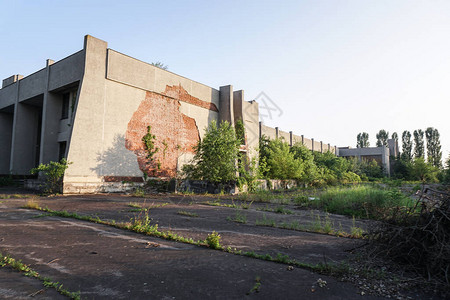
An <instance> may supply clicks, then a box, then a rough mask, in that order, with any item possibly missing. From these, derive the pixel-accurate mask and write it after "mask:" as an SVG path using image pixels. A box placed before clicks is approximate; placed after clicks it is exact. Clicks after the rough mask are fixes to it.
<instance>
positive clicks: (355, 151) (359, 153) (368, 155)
mask: <svg viewBox="0 0 450 300" xmlns="http://www.w3.org/2000/svg"><path fill="white" fill-rule="evenodd" d="M398 153H399V151H398V142H397V141H396V140H394V139H389V140H388V146H382V147H366V148H351V147H339V148H338V151H337V155H338V156H340V157H356V158H357V159H358V160H359V161H361V160H367V161H371V160H375V161H376V162H377V163H378V164H379V165H380V166H381V167H382V168H383V172H384V173H385V174H386V175H388V176H390V174H391V169H392V168H391V164H392V163H391V160H390V158H391V157H397V156H398Z"/></svg>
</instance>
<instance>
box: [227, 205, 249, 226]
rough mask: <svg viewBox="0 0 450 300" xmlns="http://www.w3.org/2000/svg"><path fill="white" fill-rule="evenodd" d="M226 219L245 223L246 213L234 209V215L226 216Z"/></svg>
mask: <svg viewBox="0 0 450 300" xmlns="http://www.w3.org/2000/svg"><path fill="white" fill-rule="evenodd" d="M227 220H228V221H233V222H237V223H243V224H245V223H247V215H246V214H244V213H242V212H241V211H240V210H239V209H236V214H235V215H234V217H228V218H227Z"/></svg>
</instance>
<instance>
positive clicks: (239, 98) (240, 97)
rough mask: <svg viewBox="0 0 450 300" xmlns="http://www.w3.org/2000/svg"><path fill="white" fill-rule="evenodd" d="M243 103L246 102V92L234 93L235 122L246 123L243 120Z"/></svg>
mask: <svg viewBox="0 0 450 300" xmlns="http://www.w3.org/2000/svg"><path fill="white" fill-rule="evenodd" d="M243 102H244V91H243V90H239V91H234V92H233V114H234V121H235V122H236V121H237V120H241V121H242V122H244V118H243V111H242V110H243Z"/></svg>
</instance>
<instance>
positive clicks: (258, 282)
mask: <svg viewBox="0 0 450 300" xmlns="http://www.w3.org/2000/svg"><path fill="white" fill-rule="evenodd" d="M260 288H261V277H259V276H256V278H255V285H253V287H252V289H251V290H250V291H248V292H247V295H250V294H253V293H259V289H260Z"/></svg>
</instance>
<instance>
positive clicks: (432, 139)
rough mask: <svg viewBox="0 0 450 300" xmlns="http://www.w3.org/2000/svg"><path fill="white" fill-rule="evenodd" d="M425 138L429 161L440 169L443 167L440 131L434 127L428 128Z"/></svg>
mask: <svg viewBox="0 0 450 300" xmlns="http://www.w3.org/2000/svg"><path fill="white" fill-rule="evenodd" d="M425 137H426V139H427V156H428V159H427V161H428V162H429V163H431V164H432V165H433V166H435V167H436V168H440V167H441V166H442V162H441V161H442V151H441V142H440V140H439V137H440V135H439V131H438V130H437V129H435V128H433V127H428V128H427V130H426V131H425Z"/></svg>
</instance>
